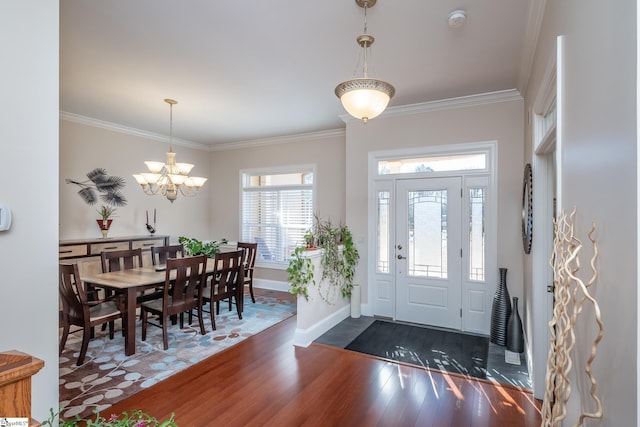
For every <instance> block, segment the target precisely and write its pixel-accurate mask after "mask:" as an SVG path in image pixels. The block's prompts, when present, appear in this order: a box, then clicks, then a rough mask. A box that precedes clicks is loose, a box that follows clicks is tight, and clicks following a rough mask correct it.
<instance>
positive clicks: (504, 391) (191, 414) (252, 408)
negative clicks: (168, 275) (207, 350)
mask: <svg viewBox="0 0 640 427" xmlns="http://www.w3.org/2000/svg"><path fill="white" fill-rule="evenodd" d="M295 326H296V318H295V316H294V317H292V318H290V319H288V320H286V321H284V322H281V323H279V324H278V325H275V326H273V327H271V328H269V329H267V330H266V331H264V332H262V333H260V334H257V335H255V336H253V337H251V338H248V339H247V340H245V341H243V342H241V343H239V344H237V345H235V346H233V347H231V348H229V349H228V350H225V351H223V352H222V353H219V354H217V355H215V356H213V357H211V358H209V359H207V360H205V361H203V362H200V363H198V364H197V365H195V366H192V367H190V368H188V369H186V370H185V371H183V372H181V373H179V374H176V375H174V376H172V377H169V378H168V379H166V380H164V381H162V382H160V383H158V384H156V385H154V386H152V387H150V388H148V389H146V390H144V391H142V392H140V393H138V394H135V395H133V396H131V397H130V398H128V399H126V400H123V401H121V402H119V403H117V404H116V405H114V406H112V407H111V408H108V409H107V410H106V411H105V413H104V414H103V415H105V416H106V415H107V414H111V413H120V412H122V411H130V410H134V409H141V410H143V411H145V412H148V413H150V414H152V415H153V416H155V417H157V418H158V419H161V418H162V417H168V416H169V415H170V414H171V413H172V412H174V413H175V419H176V421H177V423H178V425H179V426H180V427H188V426H198V427H200V426H279V427H288V426H303V425H304V426H316V425H317V426H423V427H429V426H433V427H436V426H438V427H440V426H452V427H458V426H468V427H484V426H491V427H494V426H510V427H511V426H539V425H540V402H539V401H537V400H536V399H534V398H533V396H532V395H531V393H530V392H527V391H523V390H521V389H519V388H516V387H512V386H508V385H501V384H496V383H491V382H489V381H483V380H473V379H469V378H465V377H462V376H458V375H455V374H443V373H440V372H436V371H428V370H425V369H420V368H415V367H411V366H407V365H401V364H393V363H389V362H386V361H382V360H378V359H375V358H373V357H370V356H366V355H362V354H358V353H354V352H351V351H348V350H343V349H338V348H335V347H329V346H325V345H322V344H312V345H311V346H309V347H307V348H300V347H295V346H293V344H292V338H293V334H294V331H295Z"/></svg>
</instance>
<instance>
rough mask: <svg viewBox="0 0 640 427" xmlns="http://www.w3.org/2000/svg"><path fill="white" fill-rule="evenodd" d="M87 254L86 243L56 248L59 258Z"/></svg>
mask: <svg viewBox="0 0 640 427" xmlns="http://www.w3.org/2000/svg"><path fill="white" fill-rule="evenodd" d="M85 255H87V245H69V246H60V247H59V248H58V256H59V257H60V258H74V257H79V256H85Z"/></svg>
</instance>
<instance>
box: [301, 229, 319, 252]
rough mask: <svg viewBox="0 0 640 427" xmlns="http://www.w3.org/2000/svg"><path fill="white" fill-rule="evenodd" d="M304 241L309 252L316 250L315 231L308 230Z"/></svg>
mask: <svg viewBox="0 0 640 427" xmlns="http://www.w3.org/2000/svg"><path fill="white" fill-rule="evenodd" d="M303 237H304V241H305V242H306V244H307V246H306V248H307V250H311V249H315V247H316V239H315V236H314V234H313V231H312V230H311V229H309V230H307V232H306V233H304V236H303Z"/></svg>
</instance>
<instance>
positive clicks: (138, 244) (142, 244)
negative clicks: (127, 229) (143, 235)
mask: <svg viewBox="0 0 640 427" xmlns="http://www.w3.org/2000/svg"><path fill="white" fill-rule="evenodd" d="M163 244H164V241H163V240H158V239H149V240H135V241H133V242H131V248H132V249H138V248H142V250H143V251H144V250H147V249H149V248H150V247H151V246H162V245H163Z"/></svg>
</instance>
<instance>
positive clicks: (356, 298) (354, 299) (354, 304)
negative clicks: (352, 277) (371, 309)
mask: <svg viewBox="0 0 640 427" xmlns="http://www.w3.org/2000/svg"><path fill="white" fill-rule="evenodd" d="M351 317H353V318H354V319H357V318H358V317H360V285H357V284H354V285H353V289H351Z"/></svg>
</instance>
